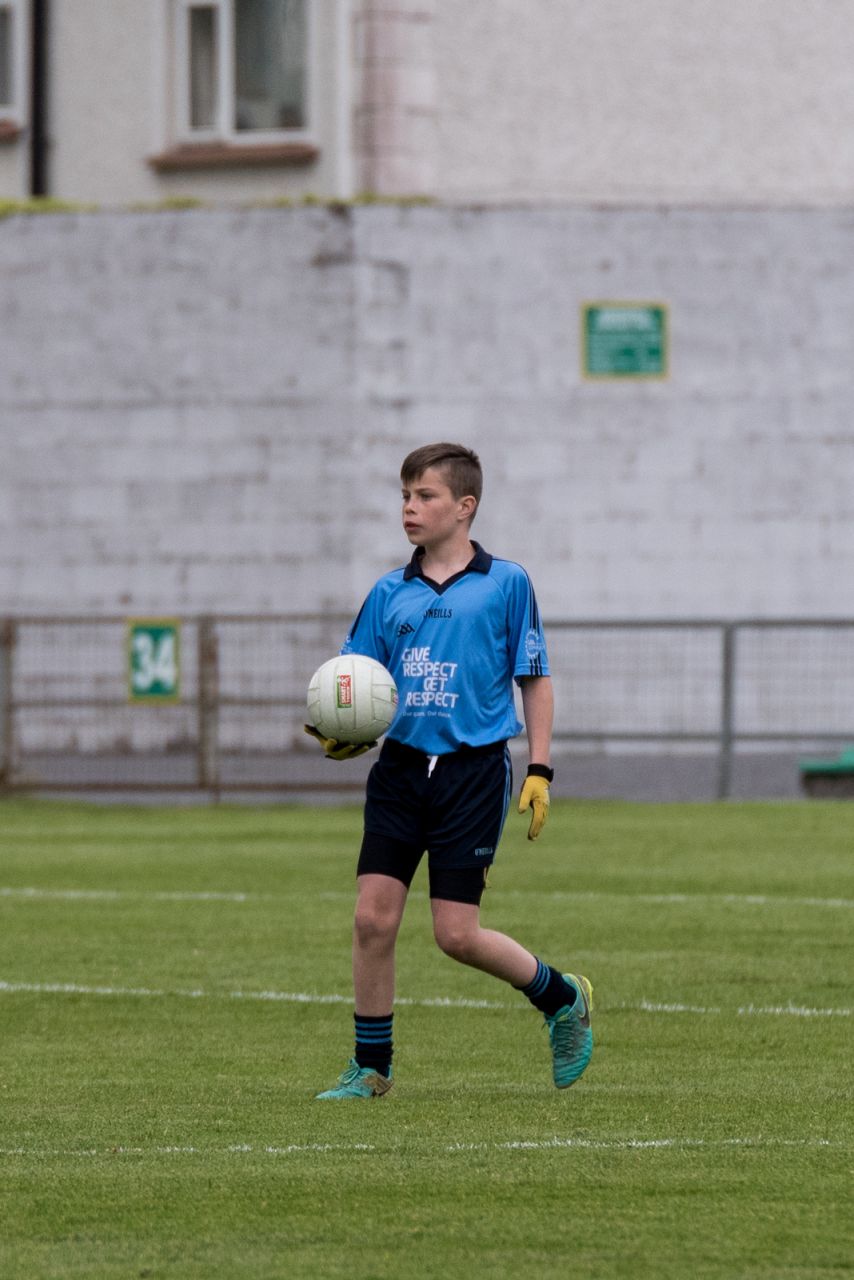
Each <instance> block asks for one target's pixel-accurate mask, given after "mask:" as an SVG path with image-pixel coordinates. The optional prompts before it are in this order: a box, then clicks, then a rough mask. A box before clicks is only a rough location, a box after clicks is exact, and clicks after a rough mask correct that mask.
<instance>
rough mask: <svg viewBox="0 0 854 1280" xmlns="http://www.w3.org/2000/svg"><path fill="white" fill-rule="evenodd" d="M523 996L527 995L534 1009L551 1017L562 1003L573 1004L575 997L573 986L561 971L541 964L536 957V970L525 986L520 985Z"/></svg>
mask: <svg viewBox="0 0 854 1280" xmlns="http://www.w3.org/2000/svg"><path fill="white" fill-rule="evenodd" d="M519 990H520V991H521V992H522V995H523V996H527V997H528V999H529V1000H530V1002H531V1004H532V1005H533V1006H534V1008H535V1009H539V1010H540V1012H541V1013H545V1014H547V1015H548V1016H549V1017H552V1016H553V1015H554V1014H556V1013H557V1011H558V1009H562V1008H563V1007H564V1005H573V1004H575V1001H576V999H577V993H576V990H575V987H573V986H572V985H571V984H570V983H569V982H567V981H566V980H565V978H564V976H563V974H562V973H558V971H557V969H553V968H552V967H551V965H548V964H543V962H542V960H539V959H537V972H536V973H535V975H534V979H533V981H532V982H529V983H528V985H527V987H520V988H519Z"/></svg>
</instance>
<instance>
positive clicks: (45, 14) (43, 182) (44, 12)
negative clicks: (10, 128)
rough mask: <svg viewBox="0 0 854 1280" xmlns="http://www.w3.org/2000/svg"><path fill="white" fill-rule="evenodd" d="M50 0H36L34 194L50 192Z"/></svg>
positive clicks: (32, 103)
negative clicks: (48, 161) (48, 170)
mask: <svg viewBox="0 0 854 1280" xmlns="http://www.w3.org/2000/svg"><path fill="white" fill-rule="evenodd" d="M48 5H49V0H33V7H32V24H33V25H32V50H31V54H32V58H31V63H30V85H31V88H30V195H31V196H46V195H49V194H50V193H49V183H48V172H47V169H48V164H47V160H48V154H47V153H48V22H49V17H50V14H49V11H48Z"/></svg>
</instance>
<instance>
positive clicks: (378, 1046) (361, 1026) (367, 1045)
mask: <svg viewBox="0 0 854 1280" xmlns="http://www.w3.org/2000/svg"><path fill="white" fill-rule="evenodd" d="M353 1018H354V1021H355V1023H356V1050H355V1053H354V1054H353V1057H354V1058H355V1059H356V1061H357V1062H358V1064H359V1066H360V1067H370V1068H371V1070H372V1071H379V1073H380V1075H382V1076H388V1075H389V1074H390V1072H391V1059H392V1053H393V1050H392V1022H393V1020H394V1014H393V1013H390V1014H388V1015H387V1016H386V1017H382V1018H372V1017H367V1016H365V1015H364V1014H361V1013H356V1014H354V1015H353Z"/></svg>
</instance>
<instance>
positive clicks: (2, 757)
mask: <svg viewBox="0 0 854 1280" xmlns="http://www.w3.org/2000/svg"><path fill="white" fill-rule="evenodd" d="M15 638H16V637H15V623H14V621H13V620H12V619H11V618H4V620H3V623H2V626H0V789H3V788H6V787H11V786H12V783H13V782H14V779H15V697H14V687H13V681H14V676H15V664H14V654H15Z"/></svg>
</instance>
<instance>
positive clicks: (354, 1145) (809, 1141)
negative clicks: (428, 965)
mask: <svg viewBox="0 0 854 1280" xmlns="http://www.w3.org/2000/svg"><path fill="white" fill-rule="evenodd" d="M848 1145H849V1144H847V1143H841V1142H832V1141H830V1140H829V1139H827V1138H770V1137H763V1136H756V1137H746V1138H741V1137H739V1138H688V1137H668V1138H571V1137H570V1138H560V1137H557V1136H555V1137H553V1138H544V1139H524V1138H517V1139H515V1140H512V1141H509V1142H452V1143H449V1144H438V1145H436V1144H433V1143H429V1142H428V1143H424V1144H416V1146H415V1148H414V1150H413V1151H412V1153H413V1154H415V1155H416V1156H417V1155H419V1154H423V1153H425V1152H426V1153H428V1154H431V1155H432V1154H433V1153H434V1152H435V1151H441V1152H443V1153H446V1154H454V1155H459V1154H463V1153H466V1152H470V1151H497V1152H514V1153H515V1152H520V1151H521V1152H529V1151H572V1150H576V1151H668V1150H674V1149H676V1150H686V1149H687V1150H703V1149H715V1148H717V1149H721V1148H727V1147H734V1148H744V1147H748V1148H754V1149H756V1148H759V1149H762V1148H768V1147H781V1148H795V1149H799V1150H805V1149H808V1148H812V1149H827V1148H842V1147H845V1146H848ZM380 1149H381V1148H379V1147H378V1146H377V1145H376V1144H374V1143H369V1142H308V1143H298V1142H292V1143H287V1144H285V1145H277V1144H275V1143H261V1144H253V1143H248V1142H241V1143H233V1144H231V1145H229V1146H226V1147H200V1146H195V1145H185V1146H157V1147H137V1146H134V1147H123V1146H121V1145H115V1146H106V1147H84V1148H77V1149H74V1148H70V1149H62V1148H56V1147H54V1148H47V1149H43V1150H39V1149H38V1148H27V1147H3V1148H0V1158H4V1159H13V1158H18V1159H39V1160H45V1159H73V1160H79V1159H95V1158H98V1157H101V1158H106V1159H115V1158H116V1157H118V1156H148V1157H151V1156H153V1157H155V1158H158V1159H160V1158H162V1157H164V1156H203V1157H206V1158H210V1157H211V1156H247V1155H254V1156H274V1157H282V1156H300V1155H328V1154H334V1153H339V1152H346V1153H352V1152H376V1151H378V1150H380ZM407 1151H410V1148H407ZM386 1154H395V1151H394V1149H392V1150H391V1151H390V1152H387V1153H386Z"/></svg>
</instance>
